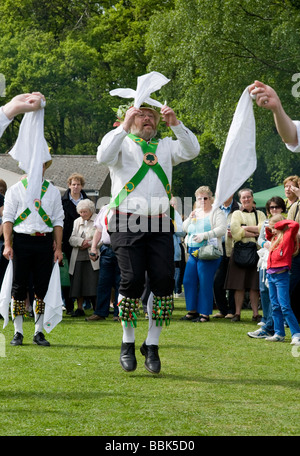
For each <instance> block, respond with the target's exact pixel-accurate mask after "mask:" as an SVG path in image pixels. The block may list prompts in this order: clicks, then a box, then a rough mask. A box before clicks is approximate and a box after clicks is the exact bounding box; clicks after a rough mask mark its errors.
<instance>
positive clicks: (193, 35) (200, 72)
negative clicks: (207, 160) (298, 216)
mask: <svg viewBox="0 0 300 456" xmlns="http://www.w3.org/2000/svg"><path fill="white" fill-rule="evenodd" d="M299 22H300V16H299V2H295V1H294V2H292V1H274V0H265V1H264V2H261V1H259V0H239V1H231V0H225V1H224V0H177V1H176V6H175V9H174V11H169V12H167V13H166V14H164V16H163V17H161V16H160V17H158V15H156V16H154V17H153V18H152V20H151V26H150V29H149V34H148V36H147V49H148V52H149V55H151V56H152V59H151V61H150V64H149V68H150V69H154V68H156V69H157V70H158V71H161V72H162V73H166V74H168V76H169V77H172V87H168V86H167V87H166V89H165V91H166V96H168V91H169V94H170V95H169V96H170V98H171V97H172V92H173V91H174V90H176V105H177V107H178V110H179V112H180V115H182V116H183V117H184V118H187V119H188V122H189V125H190V126H191V127H192V129H193V130H196V131H199V133H202V132H207V133H209V134H210V135H211V136H212V138H213V141H214V144H215V147H216V148H218V149H219V150H220V153H219V160H220V158H221V153H222V150H223V148H224V145H225V141H226V137H227V133H228V129H229V127H230V123H231V121H232V116H233V114H234V110H235V107H236V103H237V102H238V99H239V97H240V95H241V94H242V92H243V90H244V89H245V87H247V86H248V85H249V84H251V83H252V82H253V81H254V80H255V79H259V80H261V81H263V82H265V83H266V84H269V85H271V86H273V87H274V88H275V90H276V91H277V92H278V93H279V95H280V97H281V99H282V102H283V105H284V107H285V108H286V110H287V112H288V114H289V115H291V116H292V117H293V118H299V98H295V97H294V96H292V92H291V91H292V86H293V84H294V82H292V76H293V74H294V73H297V71H299V70H298V68H299V63H298V62H299V30H300V29H299ZM255 117H256V124H257V155H258V167H257V171H256V172H255V174H254V176H253V177H252V179H251V181H250V182H251V184H252V185H253V187H254V188H255V190H260V189H263V188H266V187H265V186H266V185H269V186H272V185H274V184H281V182H282V180H283V178H284V177H285V176H286V175H289V174H290V173H291V171H293V172H295V173H298V174H299V173H300V161H299V159H300V157H298V156H296V155H293V154H291V153H290V152H288V151H287V150H286V148H285V146H284V145H283V144H282V143H281V140H280V138H279V137H278V135H277V133H276V130H275V128H274V123H273V119H272V114H271V113H270V112H264V111H263V110H261V109H258V108H257V107H255ZM242 153H243V151H241V154H242ZM219 160H217V161H216V160H215V161H214V162H213V163H211V165H210V167H209V168H208V170H207V173H206V174H207V175H211V174H212V173H213V166H214V164H216V163H218V161H219ZM200 176H201V175H200V174H199V177H200ZM203 178H205V174H203V175H202V176H201V179H203Z"/></svg>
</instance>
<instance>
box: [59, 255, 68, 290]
mask: <svg viewBox="0 0 300 456" xmlns="http://www.w3.org/2000/svg"><path fill="white" fill-rule="evenodd" d="M59 273H60V283H61V286H62V287H69V286H70V275H69V262H68V259H67V257H66V255H65V254H64V253H63V261H62V263H61V264H60V265H59Z"/></svg>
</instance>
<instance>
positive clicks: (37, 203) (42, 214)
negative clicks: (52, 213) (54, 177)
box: [14, 177, 53, 228]
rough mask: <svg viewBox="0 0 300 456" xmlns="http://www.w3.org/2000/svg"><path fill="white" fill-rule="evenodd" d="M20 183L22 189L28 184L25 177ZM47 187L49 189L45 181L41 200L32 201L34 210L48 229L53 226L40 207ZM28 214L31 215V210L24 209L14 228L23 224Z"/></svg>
mask: <svg viewBox="0 0 300 456" xmlns="http://www.w3.org/2000/svg"><path fill="white" fill-rule="evenodd" d="M21 182H22V184H23V185H24V187H25V188H27V186H28V182H27V179H26V177H25V179H22V181H21ZM48 187H49V182H48V181H47V180H44V182H43V184H42V190H41V198H40V199H39V200H38V199H36V200H35V201H34V206H35V208H36V210H37V211H38V213H39V215H40V216H41V218H42V220H43V221H44V222H45V223H46V225H47V226H49V227H50V228H53V225H52V222H51V220H50V218H49V216H48V215H47V214H46V212H45V211H44V209H43V208H42V206H41V202H42V198H43V196H44V195H45V193H46V191H47V189H48ZM30 214H31V210H30V209H29V208H27V209H25V211H23V212H22V213H21V214H20V215H19V216H18V217H17V218H16V220H15V223H14V226H16V225H19V224H20V223H22V222H24V220H26V219H27V217H28V216H29V215H30Z"/></svg>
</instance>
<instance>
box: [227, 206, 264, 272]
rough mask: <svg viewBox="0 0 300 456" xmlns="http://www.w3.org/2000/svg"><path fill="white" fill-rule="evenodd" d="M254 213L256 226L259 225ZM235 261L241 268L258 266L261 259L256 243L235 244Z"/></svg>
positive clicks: (239, 242) (240, 242)
mask: <svg viewBox="0 0 300 456" xmlns="http://www.w3.org/2000/svg"><path fill="white" fill-rule="evenodd" d="M254 212H255V219H256V225H258V217H257V212H256V211H254ZM233 259H234V262H235V263H236V264H237V265H238V266H240V267H241V268H252V267H253V266H256V265H257V262H258V259H259V258H258V254H257V245H256V242H252V241H249V242H242V241H237V242H235V243H234V247H233Z"/></svg>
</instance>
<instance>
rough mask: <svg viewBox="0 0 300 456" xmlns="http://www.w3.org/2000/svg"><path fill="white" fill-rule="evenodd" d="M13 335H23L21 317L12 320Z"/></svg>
mask: <svg viewBox="0 0 300 456" xmlns="http://www.w3.org/2000/svg"><path fill="white" fill-rule="evenodd" d="M14 327H15V334H16V333H17V332H18V333H20V334H22V335H23V315H18V316H17V317H15V319H14Z"/></svg>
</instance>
